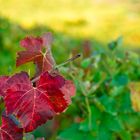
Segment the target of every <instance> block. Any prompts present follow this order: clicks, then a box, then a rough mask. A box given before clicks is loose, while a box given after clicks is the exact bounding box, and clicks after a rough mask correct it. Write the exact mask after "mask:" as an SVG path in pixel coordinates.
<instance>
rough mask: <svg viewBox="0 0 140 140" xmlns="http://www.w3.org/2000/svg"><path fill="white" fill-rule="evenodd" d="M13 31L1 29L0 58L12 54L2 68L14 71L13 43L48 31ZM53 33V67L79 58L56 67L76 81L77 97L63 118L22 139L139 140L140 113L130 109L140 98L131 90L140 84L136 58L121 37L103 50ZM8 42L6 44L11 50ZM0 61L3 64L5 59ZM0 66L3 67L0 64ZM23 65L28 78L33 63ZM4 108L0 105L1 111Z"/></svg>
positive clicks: (39, 29) (19, 29)
mask: <svg viewBox="0 0 140 140" xmlns="http://www.w3.org/2000/svg"><path fill="white" fill-rule="evenodd" d="M2 22H3V23H4V25H5V23H6V24H7V23H8V24H10V23H9V22H7V21H6V20H5V21H2ZM13 27H15V26H13V25H12V26H11V25H8V28H3V29H4V31H3V32H0V37H1V38H2V39H1V42H2V45H1V46H3V47H2V48H3V51H1V52H0V53H1V54H2V53H4V54H5V51H6V53H7V54H9V55H10V56H11V55H12V57H10V60H8V61H12V63H11V62H8V63H6V64H5V63H4V64H5V66H4V68H6V67H7V66H8V65H9V64H10V65H11V66H12V67H14V62H13V60H14V57H15V54H14V52H15V51H17V50H18V46H19V45H18V43H17V42H19V40H20V39H21V38H23V37H24V36H25V34H26V33H28V32H29V34H41V33H42V30H43V29H44V31H46V30H47V31H48V30H50V29H48V28H46V27H43V28H40V27H38V28H35V29H32V30H29V31H28V30H25V29H23V28H20V27H17V26H16V30H12V28H13ZM17 33H19V34H17ZM8 34H9V35H10V37H9V38H8ZM12 34H13V36H12ZM53 34H54V36H55V37H54V38H55V40H54V43H53V44H52V46H53V47H52V49H53V54H54V58H56V60H57V63H60V62H63V61H64V60H65V59H66V57H67V55H68V54H70V55H71V56H72V55H74V56H75V54H77V53H79V52H81V53H82V57H81V59H78V60H77V61H75V62H72V63H70V65H68V66H65V67H64V66H63V67H60V68H59V71H60V73H62V74H63V75H65V77H66V78H67V79H72V80H73V81H74V83H75V85H76V89H77V91H76V96H75V97H73V99H72V104H71V105H70V106H69V108H68V109H67V110H66V111H65V112H64V113H62V114H60V115H59V116H55V117H54V119H53V120H51V121H48V122H47V123H46V124H44V125H42V126H41V127H38V128H37V129H36V130H34V131H33V132H32V133H28V134H27V135H26V136H24V140H34V139H38V138H40V137H45V138H46V139H49V140H75V139H76V140H83V139H86V140H118V139H121V140H139V138H140V121H139V120H140V113H139V112H138V111H139V110H138V109H135V107H134V106H132V105H135V104H139V100H138V97H139V96H135V97H134V98H137V100H136V99H134V98H133V95H135V91H136V89H135V86H133V85H134V84H135V83H139V79H140V69H139V67H140V57H139V55H138V54H137V53H135V52H133V51H130V50H126V49H125V48H123V47H122V41H123V38H122V37H119V38H118V39H117V40H114V41H112V42H110V43H109V44H108V47H102V44H97V43H95V40H92V41H87V40H86V41H85V40H80V39H74V38H71V37H70V36H67V35H63V34H60V33H56V32H54V31H53ZM18 35H19V36H18ZM6 38H8V39H9V42H10V43H9V45H7V41H6ZM12 42H13V48H12V49H11V45H10V44H12ZM83 42H84V43H83ZM9 48H10V49H9ZM0 57H1V60H2V61H5V60H4V58H5V55H0ZM5 59H9V58H8V57H7V58H5ZM0 65H1V66H3V64H2V63H1V62H0ZM23 66H24V70H25V71H26V72H29V68H30V71H31V73H32V74H31V75H33V74H34V71H33V72H32V64H31V63H30V65H28V64H25V65H23ZM21 68H23V67H22V66H21V67H20V69H18V71H20V70H21ZM33 68H34V67H33ZM15 71H17V69H15V68H14V69H13V70H12V73H13V72H15ZM0 72H1V74H4V73H5V72H6V73H9V72H7V70H0ZM135 85H136V84H135ZM138 85H139V84H138ZM131 97H132V101H133V104H132V102H131ZM3 106H4V105H3V103H1V109H2V108H3Z"/></svg>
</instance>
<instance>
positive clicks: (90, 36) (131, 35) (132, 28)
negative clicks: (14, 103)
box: [0, 0, 140, 140]
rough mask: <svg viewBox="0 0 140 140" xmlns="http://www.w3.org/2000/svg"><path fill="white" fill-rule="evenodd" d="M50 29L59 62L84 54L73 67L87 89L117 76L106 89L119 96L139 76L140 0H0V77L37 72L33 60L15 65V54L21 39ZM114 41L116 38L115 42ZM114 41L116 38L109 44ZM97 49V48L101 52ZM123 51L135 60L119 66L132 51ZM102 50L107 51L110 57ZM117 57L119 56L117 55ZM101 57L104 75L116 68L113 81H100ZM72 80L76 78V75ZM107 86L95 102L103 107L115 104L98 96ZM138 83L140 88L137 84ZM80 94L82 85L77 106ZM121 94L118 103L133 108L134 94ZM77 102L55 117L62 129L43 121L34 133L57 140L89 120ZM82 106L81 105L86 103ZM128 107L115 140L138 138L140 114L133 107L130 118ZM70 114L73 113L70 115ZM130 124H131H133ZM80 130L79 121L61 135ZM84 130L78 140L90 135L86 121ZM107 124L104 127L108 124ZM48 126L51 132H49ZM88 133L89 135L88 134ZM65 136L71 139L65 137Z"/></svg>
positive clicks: (53, 49)
mask: <svg viewBox="0 0 140 140" xmlns="http://www.w3.org/2000/svg"><path fill="white" fill-rule="evenodd" d="M48 31H49V32H52V34H53V36H54V43H53V47H52V51H53V56H54V58H55V60H56V62H57V64H59V63H62V62H64V61H65V60H66V59H68V58H69V57H71V56H72V55H73V54H77V53H83V57H82V58H81V59H80V60H78V63H79V65H78V63H76V64H75V65H78V68H77V69H76V68H75V69H76V70H77V71H79V73H78V74H79V77H80V76H81V77H82V76H83V77H82V79H81V81H82V80H83V81H82V82H83V83H84V84H85V86H86V87H87V86H88V85H90V83H92V82H93V83H94V82H95V83H97V84H99V83H100V84H101V83H102V82H103V81H104V82H106V81H109V82H110V81H111V80H112V79H113V78H114V81H115V82H114V81H113V80H112V85H111V87H109V88H108V89H110V90H111V91H107V93H110V95H111V93H112V92H114V93H116V95H117V94H118V93H119V96H120V92H122V93H124V92H125V91H127V90H126V89H123V90H122V89H120V87H119V86H123V87H125V88H126V86H127V84H128V82H129V81H131V80H136V81H138V80H139V78H140V70H139V66H140V59H139V54H134V53H133V52H139V48H140V0H0V75H11V74H13V73H15V72H19V71H21V70H25V71H27V72H28V73H31V74H32V73H34V66H33V64H32V63H29V64H26V65H23V66H21V67H19V68H16V67H15V61H16V52H17V51H19V50H21V49H22V48H21V47H20V44H19V42H20V40H21V39H23V38H24V37H25V36H29V35H33V36H40V35H41V34H42V33H45V32H48ZM115 40H117V41H116V42H115ZM111 41H114V42H112V43H111V44H110V42H111ZM109 44H110V45H109ZM119 44H121V49H120V50H117V52H115V53H112V52H109V53H107V52H106V51H105V50H106V48H108V45H109V46H110V49H112V50H113V49H114V47H116V46H117V45H118V46H119ZM95 50H98V52H96V51H95ZM124 50H126V51H130V52H131V55H130V56H131V58H132V59H131V63H130V62H129V63H128V62H126V63H125V64H126V65H125V66H123V67H121V65H122V64H123V62H125V60H126V59H127V58H126V57H128V56H126V55H127V54H128V53H125V52H124ZM92 51H93V53H94V55H97V56H96V57H94V56H91V57H90V55H91V54H92V53H91V52H92ZM85 53H87V54H85ZM102 54H105V55H106V56H104V55H102ZM114 55H115V57H116V58H114ZM88 57H89V58H88ZM105 57H109V58H105ZM100 58H103V60H104V58H105V59H106V60H107V63H108V65H107V67H108V66H110V67H108V68H107V67H106V68H104V69H106V72H105V73H109V72H107V69H110V70H112V71H111V72H110V73H113V74H112V75H111V80H109V78H110V75H109V76H108V77H107V78H104V79H102V78H103V77H104V76H102V75H104V69H103V71H102V70H101V69H102V68H103V66H102V65H100V64H99V63H100V62H99V60H100ZM118 58H119V59H118ZM84 59H85V60H84ZM91 59H92V60H93V59H94V63H95V62H96V63H97V65H96V66H95V67H96V68H95V67H94V68H95V69H96V70H95V71H94V69H93V68H91V66H92V64H90V63H92V60H91ZM81 61H82V62H81ZM116 61H117V62H116ZM121 61H122V63H121ZM98 62H99V63H98ZM105 63H106V62H105ZM118 63H119V64H118ZM118 65H119V66H118ZM67 68H68V67H67ZM67 68H66V69H63V68H62V71H63V72H64V75H66V76H67V77H70V76H68V75H67V73H68V71H67V70H68V69H67ZM113 70H114V71H113ZM89 71H90V72H89ZM99 71H100V72H99ZM124 73H125V74H124ZM78 74H77V75H78ZM93 75H95V77H93ZM107 75H108V74H107ZM90 76H91V77H92V78H93V79H92V78H91V77H90ZM112 77H113V78H112ZM96 78H97V79H96ZM95 79H96V80H95ZM74 80H75V81H76V79H74ZM92 80H93V81H92ZM94 80H95V81H94ZM116 81H117V82H116ZM122 81H123V82H122ZM76 82H78V81H76ZM98 82H99V83H98ZM104 82H103V83H104ZM91 85H92V84H91ZM91 85H90V86H91ZM104 87H105V86H104V84H102V86H101V88H99V91H97V92H99V95H97V99H96V101H97V103H98V102H100V103H99V104H101V103H102V101H103V102H105V100H106V101H108V102H105V106H106V105H107V104H109V105H110V106H111V105H112V106H114V104H111V103H112V102H111V101H112V100H111V101H110V97H109V98H108V97H105V98H103V99H101V100H100V97H102V96H104V92H103V91H105V90H106V89H104ZM112 87H113V88H112ZM137 87H139V84H138V86H137ZM79 88H80V87H79ZM77 89H78V86H77ZM108 89H107V90H108ZM121 90H122V91H121ZM131 90H132V91H133V92H136V90H135V88H134V85H133V87H131ZM81 92H82V91H81V90H80V89H79V90H78V95H77V96H76V98H75V99H74V104H76V105H77V104H78V103H77V102H78V101H77V100H78V99H79V98H80V96H81ZM138 92H140V90H138ZM101 95H102V96H101ZM110 95H109V96H110ZM116 95H113V98H114V97H116ZM122 97H124V96H120V102H119V104H120V106H121V105H122V104H123V103H124V102H126V104H127V103H128V105H126V104H125V105H122V108H123V109H124V108H125V107H126V108H127V109H128V110H129V111H130V108H131V103H130V97H128V96H125V97H126V98H125V97H124V99H122ZM138 98H140V97H139V95H138V96H135V97H134V98H133V101H134V102H135V101H136V99H138ZM104 99H105V100H104ZM107 99H109V100H107ZM115 100H116V99H114V101H115ZM82 102H83V101H82ZM137 103H138V101H137ZM137 103H134V104H135V106H138V107H137V108H139V109H137V111H140V104H137ZM74 104H73V106H74ZM95 104H96V103H95ZM103 104H104V103H103ZM73 106H72V107H71V108H70V110H69V111H68V113H67V112H66V114H63V115H62V116H61V117H60V118H57V119H56V120H57V121H56V122H59V121H61V122H62V125H61V126H62V127H60V130H59V129H58V128H57V129H56V128H55V130H54V132H52V131H51V130H52V123H51V122H50V125H49V123H48V124H47V128H46V125H45V126H43V127H42V128H41V129H39V130H37V131H36V132H34V136H36V137H41V136H44V135H45V137H51V140H56V136H57V135H58V133H59V132H60V131H61V130H62V131H63V130H64V129H65V128H66V127H69V126H70V124H71V123H74V122H81V121H82V120H83V118H84V117H85V118H87V116H86V115H85V114H84V113H83V112H82V111H81V112H79V110H76V109H74V111H73V108H76V106H75V107H73ZM79 106H82V104H80V105H79ZM97 106H98V105H97ZM129 107H130V108H129ZM93 108H94V107H93ZM97 108H98V107H97ZM112 108H113V107H112ZM94 109H95V108H94ZM127 109H126V110H127ZM75 110H76V111H75ZM95 110H96V109H95ZM118 110H119V109H118ZM118 110H117V111H118ZM120 110H121V109H120ZM120 110H119V111H120ZM124 110H125V109H124ZM126 110H125V111H124V112H125V113H126V112H127V111H126ZM117 111H116V112H117ZM119 111H118V112H119ZM129 111H128V112H127V113H129V116H128V115H126V114H125V115H126V116H125V117H126V118H125V117H124V118H123V119H122V118H121V121H122V120H123V121H125V123H127V121H128V122H129V120H130V124H129V125H128V124H127V125H125V126H126V128H125V126H124V130H123V132H122V130H121V134H120V133H119V135H121V136H120V137H117V138H116V139H117V140H120V139H121V140H131V139H132V140H140V133H139V132H140V127H139V126H140V121H138V120H140V114H139V115H138V114H137V113H136V114H135V113H134V112H133V111H132V112H131V113H132V116H131V115H130V114H131V113H130V112H129ZM101 112H102V111H101ZM71 113H74V114H75V115H72V116H71ZM96 113H97V111H96ZM96 113H95V114H96ZM109 113H110V112H109ZM111 113H112V112H111ZM133 113H134V114H133ZM81 114H82V115H81ZM111 115H112V114H111ZM133 115H134V116H133ZM65 116H67V117H68V118H69V121H67V118H65ZM79 116H80V117H79ZM95 116H96V115H95ZM97 116H98V115H97ZM127 116H128V117H127ZM133 117H134V119H133ZM72 118H73V119H72ZM62 120H63V121H62ZM73 120H75V121H73ZM108 120H110V119H108ZM126 120H127V121H126ZM123 121H122V122H123ZM114 123H115V122H114ZM132 124H133V126H131V125H132ZM138 125H139V126H138ZM48 127H51V128H48ZM110 127H113V125H112V124H111V125H110ZM133 127H134V129H133ZM76 128H77V125H76V127H75V126H74V128H73V129H71V128H70V130H69V131H68V132H69V133H67V132H66V134H65V133H64V135H62V138H63V137H65V136H66V135H69V134H70V135H71V133H70V132H71V131H72V130H73V131H75V132H76ZM81 128H82V129H81V130H82V131H84V135H83V134H82V135H80V134H81V130H80V134H79V130H78V132H77V134H79V135H78V136H79V137H80V138H78V136H77V135H76V136H77V137H75V138H74V140H75V139H77V140H81V138H84V136H86V135H85V132H86V134H87V131H88V130H87V129H86V128H87V127H86V126H85V124H84V125H83V124H82V125H81ZM103 128H105V127H104V125H103ZM46 129H47V130H48V132H46ZM113 130H114V128H113ZM115 130H116V128H115ZM117 130H118V129H117ZM125 130H126V131H125ZM73 131H72V132H73ZM104 131H105V130H103V132H104ZM109 131H110V130H109ZM111 131H112V130H111ZM98 132H102V131H98ZM129 132H130V133H129ZM46 133H47V135H46ZM115 133H118V132H115ZM131 134H132V137H131ZM72 135H73V134H72ZM88 136H90V135H89V134H88ZM101 136H102V138H98V139H97V140H110V139H111V140H116V139H115V138H114V139H113V138H112V133H111V136H110V135H109V136H110V138H109V137H108V136H106V135H105V134H104V133H103V134H102V135H101ZM113 136H114V133H113ZM29 137H32V136H29ZM29 137H28V138H27V140H28V139H29ZM104 138H106V139H104ZM30 139H31V138H30ZM63 140H73V139H67V138H66V139H63ZM85 140H86V139H85ZM87 140H92V138H91V137H89V138H87Z"/></svg>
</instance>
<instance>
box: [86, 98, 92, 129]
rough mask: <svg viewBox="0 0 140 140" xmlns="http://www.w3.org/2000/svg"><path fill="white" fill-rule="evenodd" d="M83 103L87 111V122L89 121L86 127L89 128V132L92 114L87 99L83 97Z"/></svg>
mask: <svg viewBox="0 0 140 140" xmlns="http://www.w3.org/2000/svg"><path fill="white" fill-rule="evenodd" d="M85 102H86V107H87V111H88V120H89V121H88V127H89V130H91V124H92V120H91V116H92V113H91V109H90V104H89V100H88V97H85Z"/></svg>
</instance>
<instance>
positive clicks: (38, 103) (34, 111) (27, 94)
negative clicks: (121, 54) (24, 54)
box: [5, 72, 75, 132]
mask: <svg viewBox="0 0 140 140" xmlns="http://www.w3.org/2000/svg"><path fill="white" fill-rule="evenodd" d="M7 85H9V88H8V90H7V96H6V97H5V103H6V111H7V114H14V115H15V116H16V117H17V118H18V119H19V121H20V122H21V125H22V127H23V128H24V129H25V132H30V131H33V130H34V129H35V128H37V127H38V126H39V125H41V124H44V123H45V122H46V121H47V120H48V119H52V117H53V116H54V115H55V114H58V113H61V112H63V111H64V110H65V109H66V108H67V107H68V105H69V104H70V102H71V100H70V97H71V95H74V92H75V89H74V88H75V87H74V85H73V84H72V83H71V82H70V81H67V80H65V79H64V78H63V77H62V76H60V75H55V76H52V75H50V74H49V73H48V72H45V73H43V74H42V75H41V76H40V79H39V81H38V82H36V86H35V87H33V85H32V83H31V82H30V79H29V78H28V75H27V74H26V73H25V72H21V73H19V74H16V75H14V76H13V77H11V78H10V79H9V80H8V81H7Z"/></svg>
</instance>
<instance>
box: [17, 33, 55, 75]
mask: <svg viewBox="0 0 140 140" xmlns="http://www.w3.org/2000/svg"><path fill="white" fill-rule="evenodd" d="M20 44H21V46H22V47H23V48H25V50H24V51H20V52H18V53H17V55H18V57H17V61H16V66H20V65H22V64H25V63H27V62H34V63H35V64H36V65H37V70H38V74H40V73H41V72H45V71H50V70H52V68H53V67H54V65H55V60H54V58H53V56H52V53H51V44H52V35H51V33H49V32H48V33H46V34H44V35H42V37H32V36H30V37H26V38H24V39H23V40H21V42H20Z"/></svg>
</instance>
